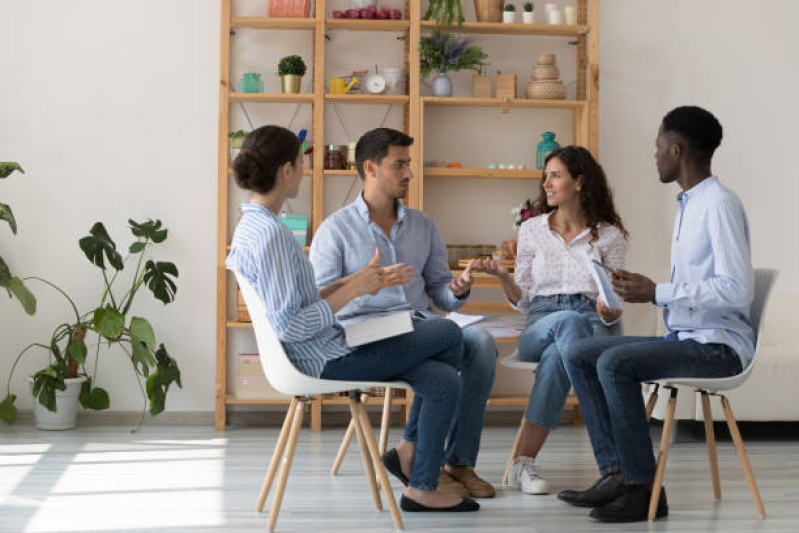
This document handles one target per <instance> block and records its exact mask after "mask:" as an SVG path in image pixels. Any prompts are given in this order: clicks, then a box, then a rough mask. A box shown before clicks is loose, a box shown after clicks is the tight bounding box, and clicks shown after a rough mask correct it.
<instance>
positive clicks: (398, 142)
mask: <svg viewBox="0 0 799 533" xmlns="http://www.w3.org/2000/svg"><path fill="white" fill-rule="evenodd" d="M412 144H413V137H410V136H408V135H405V134H404V133H402V132H401V131H397V130H393V129H391V128H376V129H373V130H371V131H367V132H366V133H364V134H363V135H362V136H361V138H360V139H358V144H357V145H355V165H356V167H357V168H358V175H359V176H361V179H364V178H365V177H366V176H365V175H364V171H363V162H364V161H367V160H368V161H374V162H375V163H377V164H378V165H379V164H380V162H381V161H382V160H383V158H384V157H386V156H387V155H388V147H389V146H410V145H412Z"/></svg>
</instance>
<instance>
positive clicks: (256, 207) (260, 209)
mask: <svg viewBox="0 0 799 533" xmlns="http://www.w3.org/2000/svg"><path fill="white" fill-rule="evenodd" d="M241 212H242V214H244V213H264V214H265V215H271V216H272V217H274V218H277V215H275V214H274V213H273V212H272V210H271V209H269V208H268V207H266V206H265V205H261V204H241Z"/></svg>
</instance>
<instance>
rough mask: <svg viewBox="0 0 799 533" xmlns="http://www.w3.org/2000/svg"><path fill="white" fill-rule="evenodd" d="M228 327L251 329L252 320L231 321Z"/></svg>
mask: <svg viewBox="0 0 799 533" xmlns="http://www.w3.org/2000/svg"><path fill="white" fill-rule="evenodd" d="M227 327H229V328H250V329H252V322H235V321H229V322H228V323H227Z"/></svg>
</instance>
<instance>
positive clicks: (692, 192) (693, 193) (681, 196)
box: [677, 175, 719, 203]
mask: <svg viewBox="0 0 799 533" xmlns="http://www.w3.org/2000/svg"><path fill="white" fill-rule="evenodd" d="M718 180H719V179H718V178H717V177H716V176H713V175H710V176H708V177H707V178H705V179H703V180H702V181H700V182H699V183H697V184H696V185H694V186H693V187H691V188H690V189H688V190H687V191H682V192H680V193H678V194H677V203H681V202H683V201H686V202H687V201H688V200H690V199H691V198H696V197H698V196H699V195H701V194H702V192H704V191H706V190H707V189H708V188H709V187H710V186H711V185H713V184H715V183H716V182H718Z"/></svg>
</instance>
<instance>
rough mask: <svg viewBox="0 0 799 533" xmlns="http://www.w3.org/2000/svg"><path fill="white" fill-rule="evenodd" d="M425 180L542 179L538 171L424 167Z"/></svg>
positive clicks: (542, 174) (542, 175)
mask: <svg viewBox="0 0 799 533" xmlns="http://www.w3.org/2000/svg"><path fill="white" fill-rule="evenodd" d="M424 177H425V178H491V179H508V178H509V179H542V178H543V177H544V173H543V171H541V170H538V169H532V170H531V169H520V170H500V169H488V168H465V167H464V168H449V167H425V169H424Z"/></svg>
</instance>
